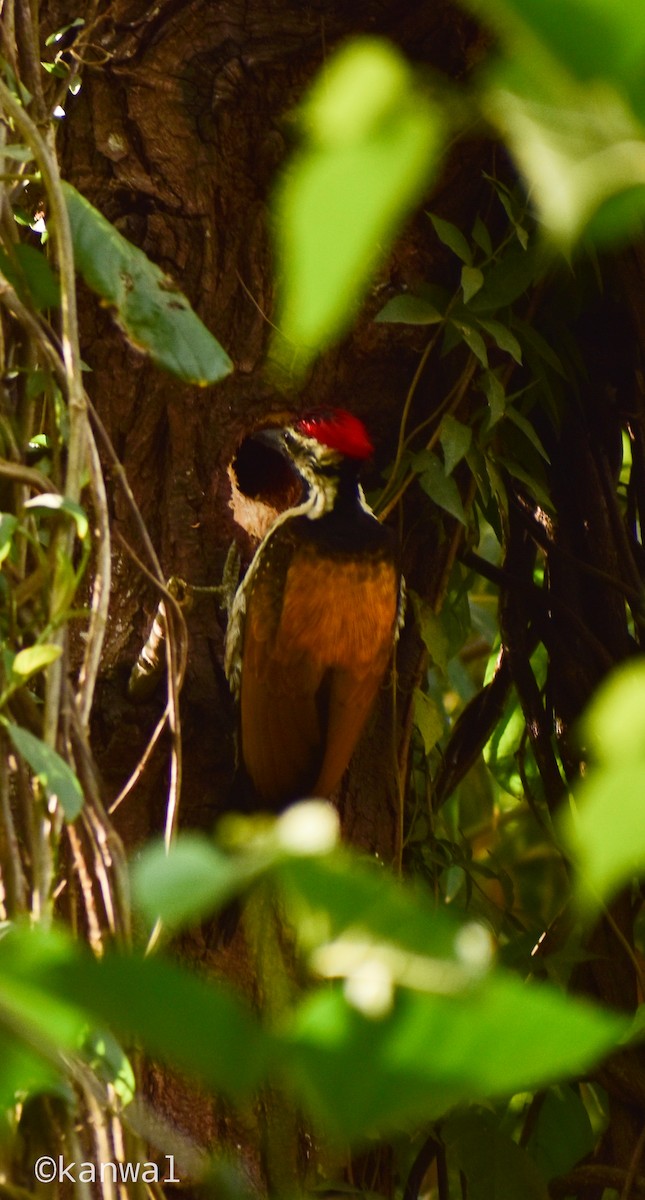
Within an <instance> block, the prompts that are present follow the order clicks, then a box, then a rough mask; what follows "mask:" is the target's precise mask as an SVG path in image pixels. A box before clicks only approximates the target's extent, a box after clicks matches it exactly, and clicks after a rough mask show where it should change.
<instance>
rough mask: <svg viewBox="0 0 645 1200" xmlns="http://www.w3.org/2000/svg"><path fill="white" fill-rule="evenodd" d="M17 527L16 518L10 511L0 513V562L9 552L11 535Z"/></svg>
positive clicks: (11, 542) (11, 540)
mask: <svg viewBox="0 0 645 1200" xmlns="http://www.w3.org/2000/svg"><path fill="white" fill-rule="evenodd" d="M17 527H18V518H17V517H14V516H13V514H12V513H0V563H2V562H4V560H5V558H6V557H7V555H8V554H10V553H11V547H12V545H13V535H14V533H15V532H16V529H17Z"/></svg>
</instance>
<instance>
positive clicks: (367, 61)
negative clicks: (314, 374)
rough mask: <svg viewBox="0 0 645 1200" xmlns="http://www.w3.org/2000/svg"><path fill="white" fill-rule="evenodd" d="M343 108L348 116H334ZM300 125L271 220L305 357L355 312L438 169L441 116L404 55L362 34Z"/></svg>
mask: <svg viewBox="0 0 645 1200" xmlns="http://www.w3.org/2000/svg"><path fill="white" fill-rule="evenodd" d="M376 75H378V77H379V78H380V81H381V82H380V87H379V91H378V92H377V93H376V94H375V93H374V91H373V82H372V81H373V79H374V77H375V76H376ZM341 110H343V120H342V121H339V120H338V119H337V115H336V116H333V117H332V118H330V115H329V114H330V113H335V114H337V113H338V112H339V111H341ZM301 127H302V128H303V133H304V134H305V137H304V140H303V143H302V145H301V147H300V149H299V151H298V152H297V153H296V155H295V156H294V157H293V158H292V160H291V162H290V164H289V168H288V170H287V171H286V172H285V173H284V174H283V175H282V178H281V180H280V181H279V185H278V187H277V190H276V193H275V196H274V221H275V228H276V238H277V252H278V275H279V277H280V278H281V279H282V296H281V305H280V317H279V325H280V329H281V332H282V335H283V336H284V338H286V339H287V341H288V342H290V343H292V345H295V346H296V347H300V348H301V351H302V355H301V359H302V361H304V360H305V359H306V358H307V357H308V356H309V357H310V356H311V355H313V354H314V353H315V352H316V350H317V349H322V348H323V347H324V346H325V345H328V344H329V343H330V342H331V341H332V340H333V339H334V338H335V337H337V336H338V335H339V334H340V333H341V331H342V330H343V329H344V328H345V327H346V325H347V324H348V322H349V321H350V319H351V318H352V316H353V315H354V312H355V310H356V306H357V304H358V303H359V301H360V299H361V298H362V296H363V294H364V292H365V290H366V288H367V286H368V284H369V282H370V279H371V277H372V274H373V272H374V270H375V268H376V266H377V265H378V263H379V262H381V261H382V259H383V257H384V255H385V254H386V253H387V250H388V248H389V246H390V244H391V242H392V239H393V238H394V236H395V234H396V233H397V232H398V229H399V226H400V223H401V220H402V219H403V217H404V216H405V215H406V213H407V212H408V211H409V210H410V208H411V207H412V206H413V204H414V203H415V202H416V200H417V199H418V197H419V196H420V194H421V192H422V190H423V189H424V188H425V187H426V186H427V183H428V182H429V179H430V177H431V175H432V173H433V172H434V170H435V167H436V164H437V160H438V156H439V148H440V143H441V140H442V119H441V116H440V114H439V110H438V109H437V108H435V107H434V106H433V105H432V103H431V102H430V100H429V99H428V98H427V97H426V96H424V94H423V93H422V92H420V91H419V90H418V88H417V87H416V85H415V82H414V76H413V74H412V72H411V70H410V68H409V67H408V65H407V63H405V60H404V59H403V58H402V56H401V55H400V54H399V52H398V51H397V50H396V49H395V48H394V47H393V46H391V45H389V44H388V43H385V42H380V41H378V40H376V39H372V38H364V39H361V40H357V41H354V42H351V43H349V44H348V45H346V46H344V47H343V48H342V49H341V50H339V51H338V53H337V55H336V57H335V58H334V59H332V60H331V61H330V63H328V65H327V69H326V81H325V82H324V85H323V84H321V83H320V82H318V83H317V84H316V85H314V89H313V91H312V93H311V95H310V98H309V101H308V102H306V103H305V108H304V115H303V119H302V121H301ZM307 133H308V134H309V136H308V137H307ZM278 354H280V355H281V352H280V350H279V349H278ZM281 356H282V355H281Z"/></svg>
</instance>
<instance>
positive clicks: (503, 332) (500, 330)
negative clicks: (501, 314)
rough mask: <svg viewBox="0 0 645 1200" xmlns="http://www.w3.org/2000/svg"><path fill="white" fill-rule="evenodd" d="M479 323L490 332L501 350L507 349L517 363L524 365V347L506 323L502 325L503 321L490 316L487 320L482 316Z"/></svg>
mask: <svg viewBox="0 0 645 1200" xmlns="http://www.w3.org/2000/svg"><path fill="white" fill-rule="evenodd" d="M478 323H479V324H480V325H481V327H482V329H485V330H486V333H489V334H490V336H491V337H492V339H493V341H494V342H495V343H496V345H498V346H499V348H500V350H505V351H506V353H507V354H510V356H511V358H514V359H515V362H516V363H518V364H519V365H520V366H521V365H522V347H521V346H520V343H519V342H518V340H517V338H516V337H515V334H514V333H511V330H510V329H508V328H507V326H506V325H502V322H501V321H493V320H492V319H491V318H490V317H489V318H488V319H487V320H484V318H483V317H480V318H479V322H478Z"/></svg>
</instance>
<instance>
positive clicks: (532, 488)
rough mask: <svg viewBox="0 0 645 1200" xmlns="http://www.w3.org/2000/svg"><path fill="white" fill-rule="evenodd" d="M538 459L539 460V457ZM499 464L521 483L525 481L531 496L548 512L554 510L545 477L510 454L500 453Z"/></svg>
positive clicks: (498, 456)
mask: <svg viewBox="0 0 645 1200" xmlns="http://www.w3.org/2000/svg"><path fill="white" fill-rule="evenodd" d="M525 457H526V456H525ZM536 461H537V462H539V459H537V460H536ZM497 464H498V466H500V467H505V468H506V470H507V471H508V473H509V475H512V476H513V478H514V479H519V481H520V483H523V484H524V485H525V487H526V488H528V491H529V493H530V494H531V496H533V497H534V499H535V500H537V502H538V504H541V505H542V508H543V509H544V510H545V511H546V512H549V513H550V512H553V502H552V500H551V497H550V496H549V493H548V492H547V490H546V488H545V486H544V481H543V477H542V478H538V476H537V475H536V474H535V472H534V471H527V469H526V467H525V466H524V464H523V463H520V462H518V461H517V459H515V458H512V457H511V456H510V455H508V454H498V455H497Z"/></svg>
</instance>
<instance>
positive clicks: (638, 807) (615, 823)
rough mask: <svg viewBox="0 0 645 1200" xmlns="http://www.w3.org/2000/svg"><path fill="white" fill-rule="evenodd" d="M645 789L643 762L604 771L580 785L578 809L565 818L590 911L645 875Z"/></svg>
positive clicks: (584, 902)
mask: <svg viewBox="0 0 645 1200" xmlns="http://www.w3.org/2000/svg"><path fill="white" fill-rule="evenodd" d="M644 788H645V761H643V760H641V761H634V759H633V758H631V759H629V760H628V761H627V762H625V763H615V764H612V765H611V767H598V768H597V769H596V770H595V771H592V772H590V773H589V775H588V776H587V778H586V779H585V780H584V782H583V783H582V784H581V785H580V787H579V788H578V790H577V792H576V809H575V810H574V811H572V812H571V813H570V814H568V815H567V817H565V818H564V831H565V836H566V838H567V841H568V844H569V846H570V847H571V849H572V851H573V853H574V856H575V858H576V860H577V862H578V864H579V868H580V873H579V879H578V897H579V900H580V902H581V904H582V905H583V906H584V907H585V908H587V909H589V910H593V909H595V908H597V907H598V905H599V904H601V903H603V902H604V901H607V900H609V899H610V898H611V897H612V896H614V895H615V893H616V892H617V891H618V890H619V889H620V887H622V886H623V885H624V884H626V883H628V882H630V881H631V880H632V879H635V878H641V877H642V876H643V875H644V874H645V822H644V821H643V789H644ZM617 813H620V820H617V819H616V814H617Z"/></svg>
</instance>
